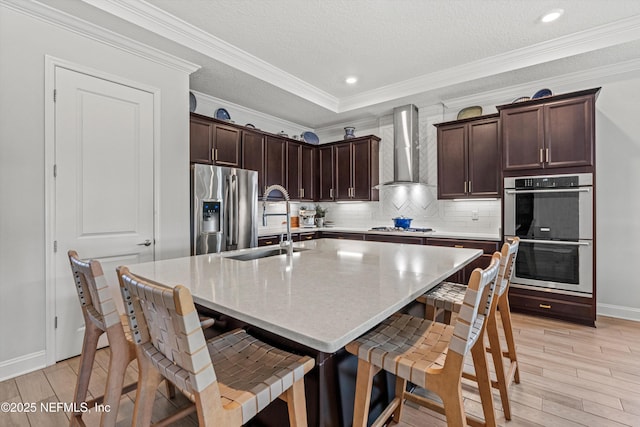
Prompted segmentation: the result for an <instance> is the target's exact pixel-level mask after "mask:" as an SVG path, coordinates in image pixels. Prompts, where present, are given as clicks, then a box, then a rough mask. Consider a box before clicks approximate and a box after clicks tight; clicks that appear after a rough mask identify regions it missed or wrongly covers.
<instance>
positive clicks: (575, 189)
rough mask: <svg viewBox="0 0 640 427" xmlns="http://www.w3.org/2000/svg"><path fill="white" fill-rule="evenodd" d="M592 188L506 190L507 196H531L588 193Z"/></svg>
mask: <svg viewBox="0 0 640 427" xmlns="http://www.w3.org/2000/svg"><path fill="white" fill-rule="evenodd" d="M589 191H591V188H590V187H580V188H550V189H548V190H504V192H505V193H507V194H531V193H588V192H589Z"/></svg>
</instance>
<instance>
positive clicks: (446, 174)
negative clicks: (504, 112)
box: [436, 114, 501, 199]
mask: <svg viewBox="0 0 640 427" xmlns="http://www.w3.org/2000/svg"><path fill="white" fill-rule="evenodd" d="M436 127H437V128H438V198H439V199H458V198H473V197H499V196H500V188H501V187H500V179H501V173H500V169H501V162H500V139H499V134H498V132H499V118H498V115H497V114H494V115H490V116H483V117H481V118H474V119H467V120H458V121H454V122H446V123H440V124H437V125H436Z"/></svg>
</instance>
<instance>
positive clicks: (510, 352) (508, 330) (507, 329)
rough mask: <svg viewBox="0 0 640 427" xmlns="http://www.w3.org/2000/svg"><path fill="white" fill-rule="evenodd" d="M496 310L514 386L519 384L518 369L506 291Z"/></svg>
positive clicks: (501, 296)
mask: <svg viewBox="0 0 640 427" xmlns="http://www.w3.org/2000/svg"><path fill="white" fill-rule="evenodd" d="M498 309H499V310H500V318H501V320H502V327H503V328H504V336H505V339H506V341H507V357H508V358H509V360H510V361H511V365H512V366H515V373H514V375H513V380H514V381H515V382H516V384H520V369H519V367H518V357H517V356H516V343H515V341H514V340H513V327H512V324H511V309H510V308H509V295H508V289H507V291H506V292H504V293H503V294H502V295H500V298H499V299H498Z"/></svg>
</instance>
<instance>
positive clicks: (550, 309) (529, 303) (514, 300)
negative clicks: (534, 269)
mask: <svg viewBox="0 0 640 427" xmlns="http://www.w3.org/2000/svg"><path fill="white" fill-rule="evenodd" d="M509 305H510V307H511V310H512V311H515V312H521V313H528V314H534V315H540V316H544V317H552V318H555V319H562V320H567V321H570V322H575V323H581V324H583V325H587V326H595V319H596V307H595V303H594V301H593V298H589V297H580V296H575V295H565V294H560V293H554V292H549V291H544V290H533V289H524V288H518V287H516V286H511V287H510V288H509Z"/></svg>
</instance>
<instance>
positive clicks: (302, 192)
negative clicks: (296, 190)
mask: <svg viewBox="0 0 640 427" xmlns="http://www.w3.org/2000/svg"><path fill="white" fill-rule="evenodd" d="M300 197H301V198H303V197H304V188H301V189H300Z"/></svg>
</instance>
